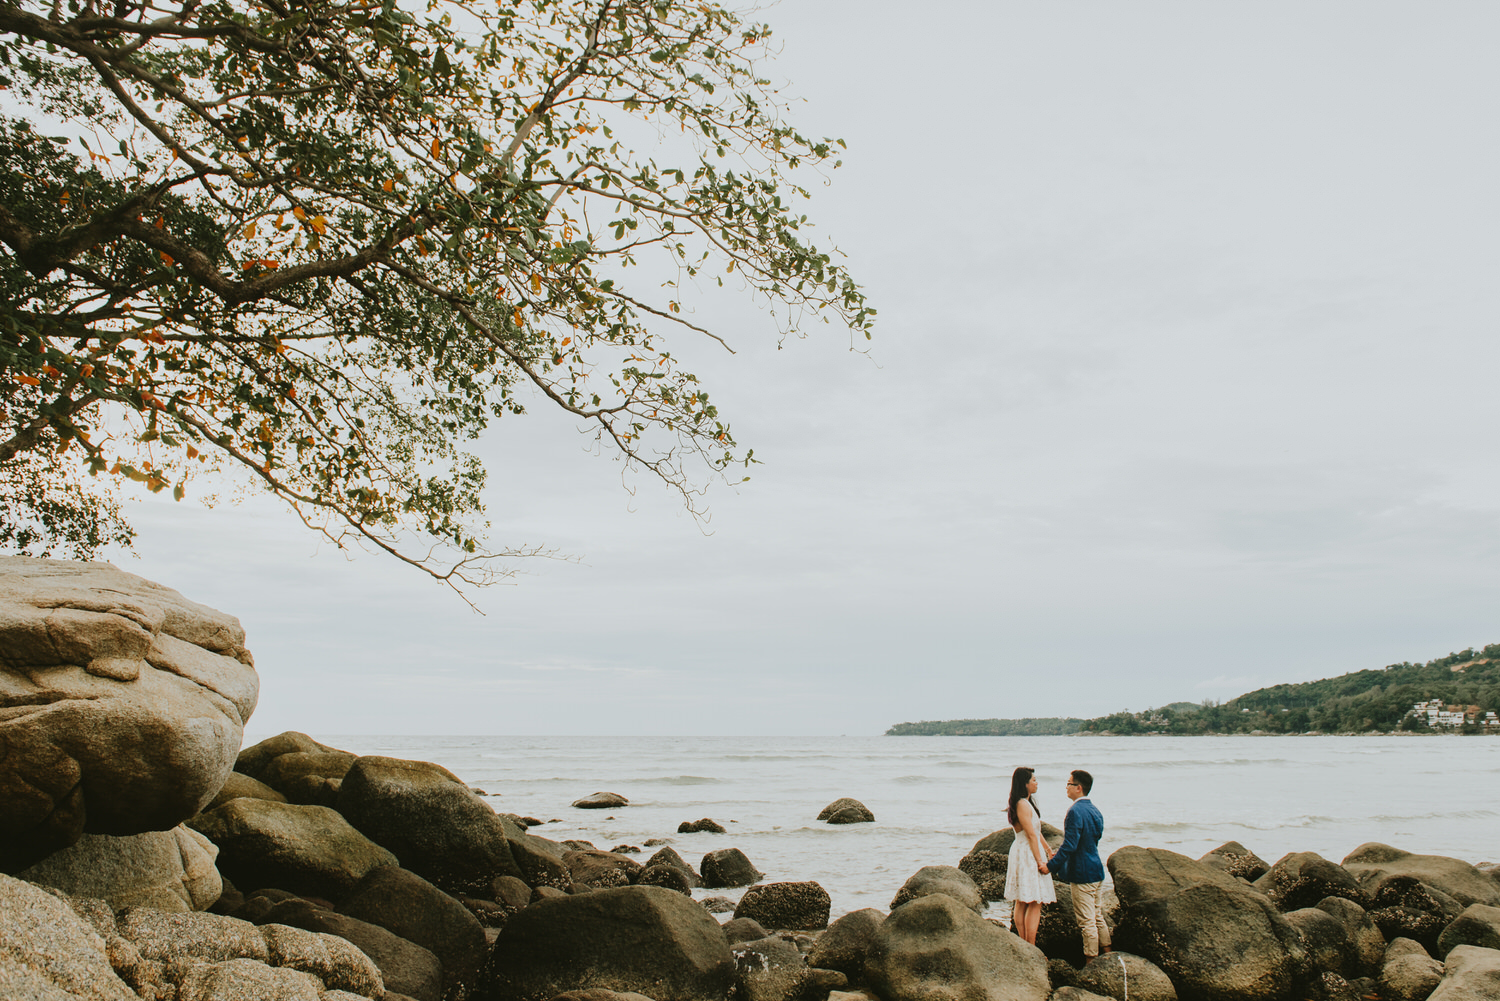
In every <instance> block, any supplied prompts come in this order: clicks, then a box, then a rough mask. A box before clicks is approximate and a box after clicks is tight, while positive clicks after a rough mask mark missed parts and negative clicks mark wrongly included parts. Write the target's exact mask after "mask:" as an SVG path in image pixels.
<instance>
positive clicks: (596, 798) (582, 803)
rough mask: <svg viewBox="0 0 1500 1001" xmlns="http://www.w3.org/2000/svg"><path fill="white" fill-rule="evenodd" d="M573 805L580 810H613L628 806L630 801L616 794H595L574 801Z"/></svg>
mask: <svg viewBox="0 0 1500 1001" xmlns="http://www.w3.org/2000/svg"><path fill="white" fill-rule="evenodd" d="M573 805H574V806H575V807H577V808H578V809H580V810H613V809H615V808H616V807H620V806H629V805H630V800H628V799H626V798H625V797H624V796H621V795H620V794H619V793H617V792H596V793H594V794H593V795H592V796H585V797H583V799H575V800H574V801H573Z"/></svg>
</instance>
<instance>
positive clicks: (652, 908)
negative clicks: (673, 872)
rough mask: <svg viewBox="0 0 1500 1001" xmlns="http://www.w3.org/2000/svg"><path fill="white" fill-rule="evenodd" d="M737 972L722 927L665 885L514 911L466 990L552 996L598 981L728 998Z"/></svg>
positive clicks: (506, 997)
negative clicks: (663, 886) (481, 971)
mask: <svg viewBox="0 0 1500 1001" xmlns="http://www.w3.org/2000/svg"><path fill="white" fill-rule="evenodd" d="M734 974H735V964H734V957H733V956H732V955H731V954H730V951H729V944H728V942H727V941H725V938H724V933H723V931H722V930H720V928H719V925H718V922H716V921H714V919H713V918H711V917H709V916H708V913H707V912H706V911H705V910H704V909H703V908H702V907H700V906H699V905H697V904H695V903H693V901H691V900H689V899H688V898H687V897H684V896H683V895H682V894H680V893H673V892H672V891H671V890H665V889H662V888H660V887H655V886H624V887H617V888H614V889H609V890H596V891H594V892H592V893H585V894H581V895H577V896H567V897H553V898H551V899H548V900H542V901H539V902H537V903H535V904H532V905H531V906H530V907H527V908H526V909H525V910H523V911H520V912H519V913H517V914H515V915H514V916H512V917H511V919H510V921H508V922H507V923H506V926H505V929H504V930H503V931H502V932H501V933H500V936H499V938H497V939H496V940H495V945H494V949H493V950H492V951H491V953H490V958H489V962H488V963H487V964H486V966H485V969H484V973H483V974H482V975H481V977H480V979H479V983H478V984H477V985H476V986H475V988H474V990H473V991H472V992H471V994H470V996H471V997H472V998H474V999H475V1001H549V999H551V998H553V997H556V996H557V995H558V994H560V993H562V992H564V991H570V990H581V989H584V988H590V987H593V988H603V989H606V990H612V991H635V992H638V993H641V994H644V995H646V996H647V997H650V998H653V999H655V1001H711V999H720V1001H722V999H723V998H724V997H725V996H726V995H727V994H728V993H729V988H730V986H731V985H732V984H733V982H734Z"/></svg>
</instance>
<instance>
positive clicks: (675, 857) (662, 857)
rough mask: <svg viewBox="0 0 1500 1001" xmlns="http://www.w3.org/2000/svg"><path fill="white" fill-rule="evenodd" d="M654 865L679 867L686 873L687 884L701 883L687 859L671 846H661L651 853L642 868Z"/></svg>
mask: <svg viewBox="0 0 1500 1001" xmlns="http://www.w3.org/2000/svg"><path fill="white" fill-rule="evenodd" d="M648 844H649V842H648ZM654 865H670V866H673V867H674V868H677V869H681V870H682V871H683V872H684V873H686V874H687V880H688V885H689V886H701V885H703V880H702V879H700V878H699V876H698V874H697V873H696V872H694V871H693V867H692V866H690V865H688V864H687V861H686V860H685V859H683V857H682V856H681V855H679V854H677V852H676V851H675V850H673V849H671V848H663V849H661V850H660V851H658V852H657V853H656V854H655V855H652V856H651V857H650V858H648V859H647V860H646V862H645V865H644V868H647V869H649V868H651V867H652V866H654Z"/></svg>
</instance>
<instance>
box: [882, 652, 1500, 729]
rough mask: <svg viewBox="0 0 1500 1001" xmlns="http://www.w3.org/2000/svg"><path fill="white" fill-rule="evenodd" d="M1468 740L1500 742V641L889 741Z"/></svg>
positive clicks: (935, 723) (972, 722)
mask: <svg viewBox="0 0 1500 1001" xmlns="http://www.w3.org/2000/svg"><path fill="white" fill-rule="evenodd" d="M1389 732H1397V733H1462V734H1477V735H1484V734H1489V735H1492V736H1500V644H1496V643H1492V644H1490V645H1488V646H1486V647H1484V648H1483V649H1482V650H1477V651H1476V650H1474V649H1472V648H1470V649H1468V650H1463V651H1460V652H1459V653H1450V654H1449V655H1448V656H1446V657H1440V658H1438V659H1437V660H1430V661H1428V662H1427V663H1425V664H1411V663H1402V664H1392V665H1391V666H1389V667H1386V668H1383V669H1381V670H1367V671H1355V672H1353V673H1350V674H1341V675H1339V676H1338V677H1336V678H1324V679H1322V680H1320V681H1304V682H1299V683H1297V684H1291V685H1273V686H1272V687H1270V688H1258V689H1256V690H1255V691H1253V692H1248V693H1246V694H1244V695H1241V696H1239V697H1238V698H1234V699H1230V700H1229V701H1227V702H1222V703H1221V702H1215V701H1214V700H1212V699H1208V700H1205V701H1203V702H1173V703H1171V704H1169V705H1164V706H1159V707H1157V708H1155V709H1145V710H1143V711H1141V712H1130V711H1128V710H1127V711H1123V712H1117V713H1114V714H1112V715H1109V716H1100V717H1099V718H1097V719H1074V718H1071V717H1069V718H1062V717H1042V718H1028V719H954V720H924V721H922V722H920V723H897V724H896V725H895V726H893V727H891V728H890V729H889V730H887V731H886V732H885V735H886V736H887V737H911V736H950V737H1043V736H1066V735H1069V734H1082V735H1096V736H1128V735H1136V734H1141V735H1151V734H1164V735H1173V736H1195V735H1200V734H1201V735H1207V734H1317V733H1389Z"/></svg>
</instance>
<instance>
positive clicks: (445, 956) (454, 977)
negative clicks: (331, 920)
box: [339, 866, 530, 990]
mask: <svg viewBox="0 0 1500 1001" xmlns="http://www.w3.org/2000/svg"><path fill="white" fill-rule="evenodd" d="M526 910H530V908H527V909H526ZM339 913H340V914H347V915H348V916H349V917H351V918H358V919H359V920H361V921H368V922H369V923H370V924H372V925H379V926H380V927H382V928H384V929H385V930H386V931H388V932H391V933H392V934H395V935H399V936H401V937H402V938H404V939H406V940H407V941H408V942H415V943H416V944H417V945H420V946H422V948H424V949H428V950H430V951H431V952H432V954H433V955H435V956H437V958H438V960H439V962H441V963H442V964H443V980H444V987H445V989H449V990H451V989H452V988H453V987H454V986H455V985H456V984H467V983H471V982H472V980H473V978H474V976H475V975H476V974H477V973H478V971H479V968H480V967H481V966H482V965H483V963H484V954H485V950H486V948H487V946H488V944H489V943H488V940H486V938H485V935H484V929H483V928H482V927H480V925H479V922H478V921H476V920H475V919H474V915H472V914H470V913H469V912H468V911H467V910H466V909H465V908H464V905H463V904H460V903H459V902H458V901H457V900H455V899H453V898H452V897H451V896H449V895H448V894H446V893H444V892H443V891H442V890H439V889H438V888H437V887H435V886H433V885H432V884H431V883H429V882H427V880H425V879H423V878H422V877H421V876H418V875H417V874H416V873H414V872H408V871H407V870H405V869H402V868H399V867H397V866H384V867H382V868H379V869H372V870H371V871H370V872H369V874H368V875H366V876H365V878H364V879H362V880H360V881H359V885H357V886H356V887H354V889H353V890H352V891H351V892H350V894H349V896H348V897H347V898H346V899H345V900H344V902H343V903H342V904H340V905H339ZM520 913H522V914H524V913H526V911H521V912H520ZM512 920H514V919H512Z"/></svg>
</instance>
